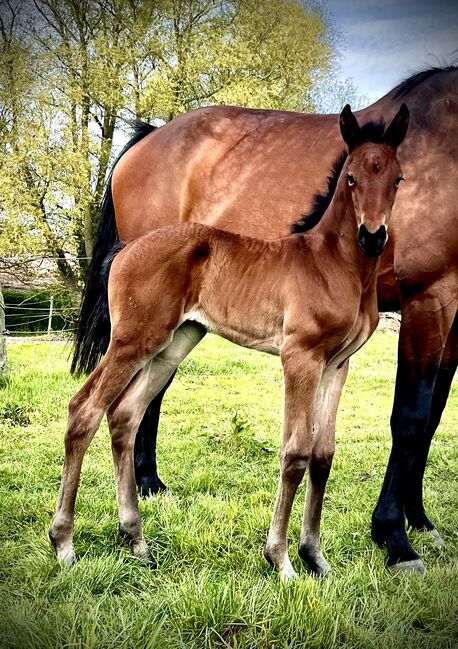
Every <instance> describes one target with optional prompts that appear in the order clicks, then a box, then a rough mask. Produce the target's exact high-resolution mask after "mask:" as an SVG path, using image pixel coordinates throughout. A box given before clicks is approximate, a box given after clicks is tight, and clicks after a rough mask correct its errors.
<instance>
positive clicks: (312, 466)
mask: <svg viewBox="0 0 458 649" xmlns="http://www.w3.org/2000/svg"><path fill="white" fill-rule="evenodd" d="M347 373H348V360H346V361H345V362H344V363H343V365H342V366H341V367H339V368H335V367H328V368H326V369H325V371H324V372H323V377H322V379H321V382H320V387H319V389H318V393H317V397H316V402H315V413H314V422H313V447H312V453H311V456H310V460H309V467H308V480H307V492H306V496H305V509H304V518H303V522H302V531H301V540H300V543H299V556H300V557H301V559H303V561H305V562H306V563H307V564H308V566H309V567H310V569H311V570H312V572H314V573H315V574H316V575H318V576H324V575H326V574H327V573H328V572H329V571H330V570H331V567H330V565H329V564H328V562H327V561H326V559H325V558H324V556H323V553H322V552H321V547H320V522H321V510H322V507H323V497H324V491H325V488H326V483H327V480H328V477H329V473H330V471H331V465H332V459H333V457H334V447H335V428H336V416H337V408H338V406H339V400H340V395H341V393H342V388H343V385H344V383H345V379H346V378H347Z"/></svg>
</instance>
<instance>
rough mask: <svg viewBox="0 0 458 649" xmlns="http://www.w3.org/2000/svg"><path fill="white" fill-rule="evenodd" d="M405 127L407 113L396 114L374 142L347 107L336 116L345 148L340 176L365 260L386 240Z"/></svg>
mask: <svg viewBox="0 0 458 649" xmlns="http://www.w3.org/2000/svg"><path fill="white" fill-rule="evenodd" d="M408 125H409V111H408V109H407V106H406V105H405V104H402V106H401V108H400V109H399V112H398V113H397V115H396V116H395V117H394V119H393V121H392V122H391V124H390V125H389V126H388V128H387V129H386V130H385V132H384V133H383V135H382V136H381V137H380V138H377V142H373V141H367V140H365V137H364V131H363V130H362V129H361V128H360V126H359V124H358V122H357V120H356V117H355V116H354V115H353V113H352V112H351V109H350V106H349V105H348V104H347V105H346V106H345V108H344V109H343V111H342V113H341V115H340V131H341V133H342V137H343V139H344V140H345V143H346V144H347V146H348V158H347V160H346V163H345V166H344V168H343V171H342V173H343V174H344V176H345V182H346V185H347V187H346V191H347V192H348V193H349V195H350V196H351V200H352V202H353V207H354V210H355V215H356V222H357V225H358V242H359V245H360V246H361V248H362V249H363V251H364V252H365V254H366V255H367V256H368V257H378V256H379V255H380V254H381V253H382V251H383V249H384V247H385V245H386V242H387V240H388V222H389V219H390V215H391V209H392V207H393V203H394V199H395V196H396V191H397V188H398V187H399V184H400V182H401V180H402V171H401V166H400V164H399V160H398V158H397V156H396V150H397V148H398V146H399V145H400V144H401V142H402V141H403V139H404V137H405V135H406V133H407V128H408Z"/></svg>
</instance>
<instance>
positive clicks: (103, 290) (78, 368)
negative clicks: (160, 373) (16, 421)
mask: <svg viewBox="0 0 458 649" xmlns="http://www.w3.org/2000/svg"><path fill="white" fill-rule="evenodd" d="M155 128H156V127H155V126H152V125H151V124H144V123H143V122H139V123H137V124H136V125H135V131H134V135H133V137H132V139H131V140H129V142H128V143H127V144H126V146H125V147H124V149H123V150H122V151H121V153H120V155H119V157H118V158H117V160H116V162H115V163H114V165H113V168H112V170H111V172H110V175H109V177H108V182H107V186H106V189H105V194H104V196H103V201H102V205H101V208H100V219H99V225H98V228H97V234H96V237H95V242H94V252H93V255H92V260H91V265H90V267H89V273H88V276H87V279H86V283H85V286H84V291H83V298H82V301H81V309H80V314H79V318H78V324H77V329H76V334H75V349H74V352H73V358H72V364H71V369H70V371H71V372H72V374H83V373H85V372H92V370H93V369H94V368H95V366H96V365H97V363H98V362H99V360H100V358H101V356H102V355H103V354H104V353H105V352H106V350H107V348H108V343H109V342H110V316H109V313H108V294H107V282H106V281H105V279H104V275H106V274H107V272H106V268H107V266H106V265H105V269H104V262H105V260H106V257H107V255H108V254H109V253H110V251H112V249H113V246H114V244H115V243H116V242H117V241H118V240H119V239H118V232H117V230H116V221H115V212H114V204H113V195H112V191H111V179H112V175H113V169H114V167H115V166H116V163H117V162H118V161H119V159H120V158H121V156H123V155H124V153H125V152H126V151H128V150H129V149H130V148H132V147H133V146H134V144H137V142H139V141H140V140H142V139H143V138H144V137H146V136H147V135H149V134H150V133H152V132H153V131H154V130H155ZM111 260H112V258H111Z"/></svg>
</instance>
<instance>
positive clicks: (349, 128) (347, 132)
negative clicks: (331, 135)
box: [340, 104, 361, 151]
mask: <svg viewBox="0 0 458 649" xmlns="http://www.w3.org/2000/svg"><path fill="white" fill-rule="evenodd" d="M340 132H341V133H342V137H343V139H344V141H345V143H346V145H347V146H348V149H349V151H351V150H352V149H354V148H355V147H357V146H358V144H360V142H361V129H360V128H359V124H358V122H357V121H356V117H355V116H354V115H353V113H352V112H351V108H350V104H347V105H346V106H345V108H344V109H343V111H342V112H341V113H340Z"/></svg>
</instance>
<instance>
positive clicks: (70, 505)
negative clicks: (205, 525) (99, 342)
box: [49, 343, 147, 565]
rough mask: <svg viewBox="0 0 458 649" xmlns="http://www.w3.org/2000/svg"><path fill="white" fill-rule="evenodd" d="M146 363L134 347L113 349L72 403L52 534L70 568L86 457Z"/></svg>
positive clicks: (50, 532) (60, 555)
mask: <svg viewBox="0 0 458 649" xmlns="http://www.w3.org/2000/svg"><path fill="white" fill-rule="evenodd" d="M146 360H147V359H146V358H143V359H142V358H139V355H138V352H137V351H136V349H135V347H134V346H132V345H124V346H121V345H118V344H116V343H114V344H112V345H110V348H109V350H108V352H107V354H106V356H105V358H104V359H103V360H102V362H101V363H100V364H99V366H98V367H97V368H96V369H95V370H94V372H93V373H92V374H91V376H90V377H89V379H88V380H87V381H86V383H85V384H84V385H83V387H82V388H81V389H80V390H79V391H78V392H77V393H76V395H75V396H74V397H73V398H72V399H71V401H70V404H69V416H68V423H67V432H66V434H65V462H64V468H63V474H62V481H61V485H60V491H59V498H58V502H57V508H56V513H55V515H54V519H53V522H52V525H51V529H50V531H49V536H50V539H51V541H52V543H53V544H54V547H55V548H56V552H57V557H58V559H59V560H60V561H62V562H63V563H65V564H67V565H69V564H71V563H73V561H74V560H75V552H74V549H73V541H72V537H73V519H74V510H75V498H76V492H77V490H78V483H79V477H80V473H81V465H82V462H83V457H84V454H85V452H86V449H87V447H88V446H89V444H90V443H91V440H92V438H93V437H94V435H95V433H96V431H97V429H98V427H99V425H100V421H101V419H102V417H103V415H104V414H105V412H106V410H107V408H108V407H109V405H110V404H111V403H112V401H113V400H114V399H116V397H117V396H118V395H119V394H120V393H121V392H122V390H123V389H124V388H125V387H126V385H127V384H128V383H129V382H130V380H131V379H132V377H133V376H134V375H135V374H136V372H137V371H138V370H139V369H141V367H142V365H143V364H144V362H146Z"/></svg>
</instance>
